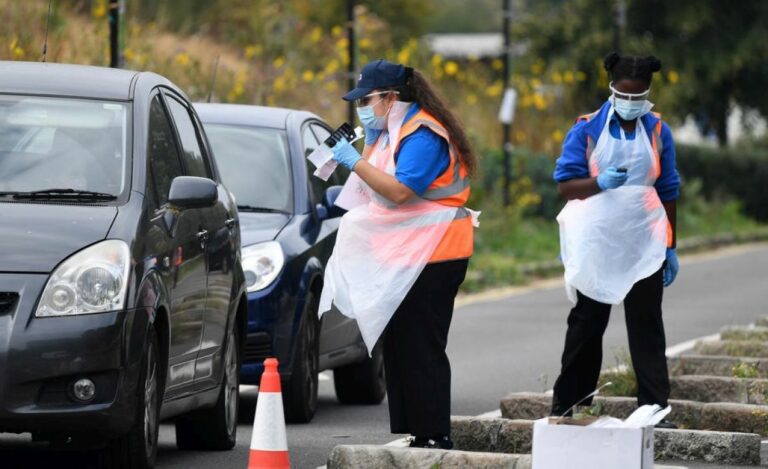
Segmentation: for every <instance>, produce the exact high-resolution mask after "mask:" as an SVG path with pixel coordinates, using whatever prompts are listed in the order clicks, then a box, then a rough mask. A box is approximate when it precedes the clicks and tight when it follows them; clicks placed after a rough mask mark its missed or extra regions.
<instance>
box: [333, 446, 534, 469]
mask: <svg viewBox="0 0 768 469" xmlns="http://www.w3.org/2000/svg"><path fill="white" fill-rule="evenodd" d="M327 466H328V469H359V468H363V467H364V468H366V469H421V468H424V469H432V468H435V467H439V468H440V469H464V468H467V467H482V468H486V469H530V467H531V456H530V455H520V454H500V453H471V452H466V451H455V450H454V451H445V450H437V449H421V448H396V447H391V446H373V445H340V446H336V447H335V448H333V451H331V455H330V456H329V457H328V465H327Z"/></svg>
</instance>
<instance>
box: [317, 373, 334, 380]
mask: <svg viewBox="0 0 768 469" xmlns="http://www.w3.org/2000/svg"><path fill="white" fill-rule="evenodd" d="M317 380H318V381H330V380H331V374H330V371H323V372H321V373H320V374H318V375H317Z"/></svg>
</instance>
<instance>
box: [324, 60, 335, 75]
mask: <svg viewBox="0 0 768 469" xmlns="http://www.w3.org/2000/svg"><path fill="white" fill-rule="evenodd" d="M338 70H339V62H338V61H337V60H335V59H331V60H329V61H328V63H327V64H325V68H324V69H323V73H325V74H326V75H330V74H332V73H336V72H337V71H338Z"/></svg>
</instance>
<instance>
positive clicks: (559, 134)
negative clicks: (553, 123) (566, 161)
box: [552, 129, 565, 143]
mask: <svg viewBox="0 0 768 469" xmlns="http://www.w3.org/2000/svg"><path fill="white" fill-rule="evenodd" d="M564 136H565V135H563V131H562V130H560V129H555V131H554V132H552V140H554V141H555V143H560V142H562V141H563V137H564Z"/></svg>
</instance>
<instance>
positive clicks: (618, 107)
mask: <svg viewBox="0 0 768 469" xmlns="http://www.w3.org/2000/svg"><path fill="white" fill-rule="evenodd" d="M608 88H610V90H611V93H612V99H613V102H612V104H613V109H614V110H615V111H616V114H618V115H619V117H621V118H622V119H624V120H625V121H631V120H635V119H637V118H638V117H640V116H642V115H644V114H646V113H648V112H649V111H650V110H651V109H652V108H653V103H652V102H650V101H648V95H649V94H650V92H651V88H650V87H649V88H648V89H647V90H645V91H643V92H642V93H622V92H621V91H618V90H616V88H614V87H613V82H611V83H610V84H609V85H608Z"/></svg>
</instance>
